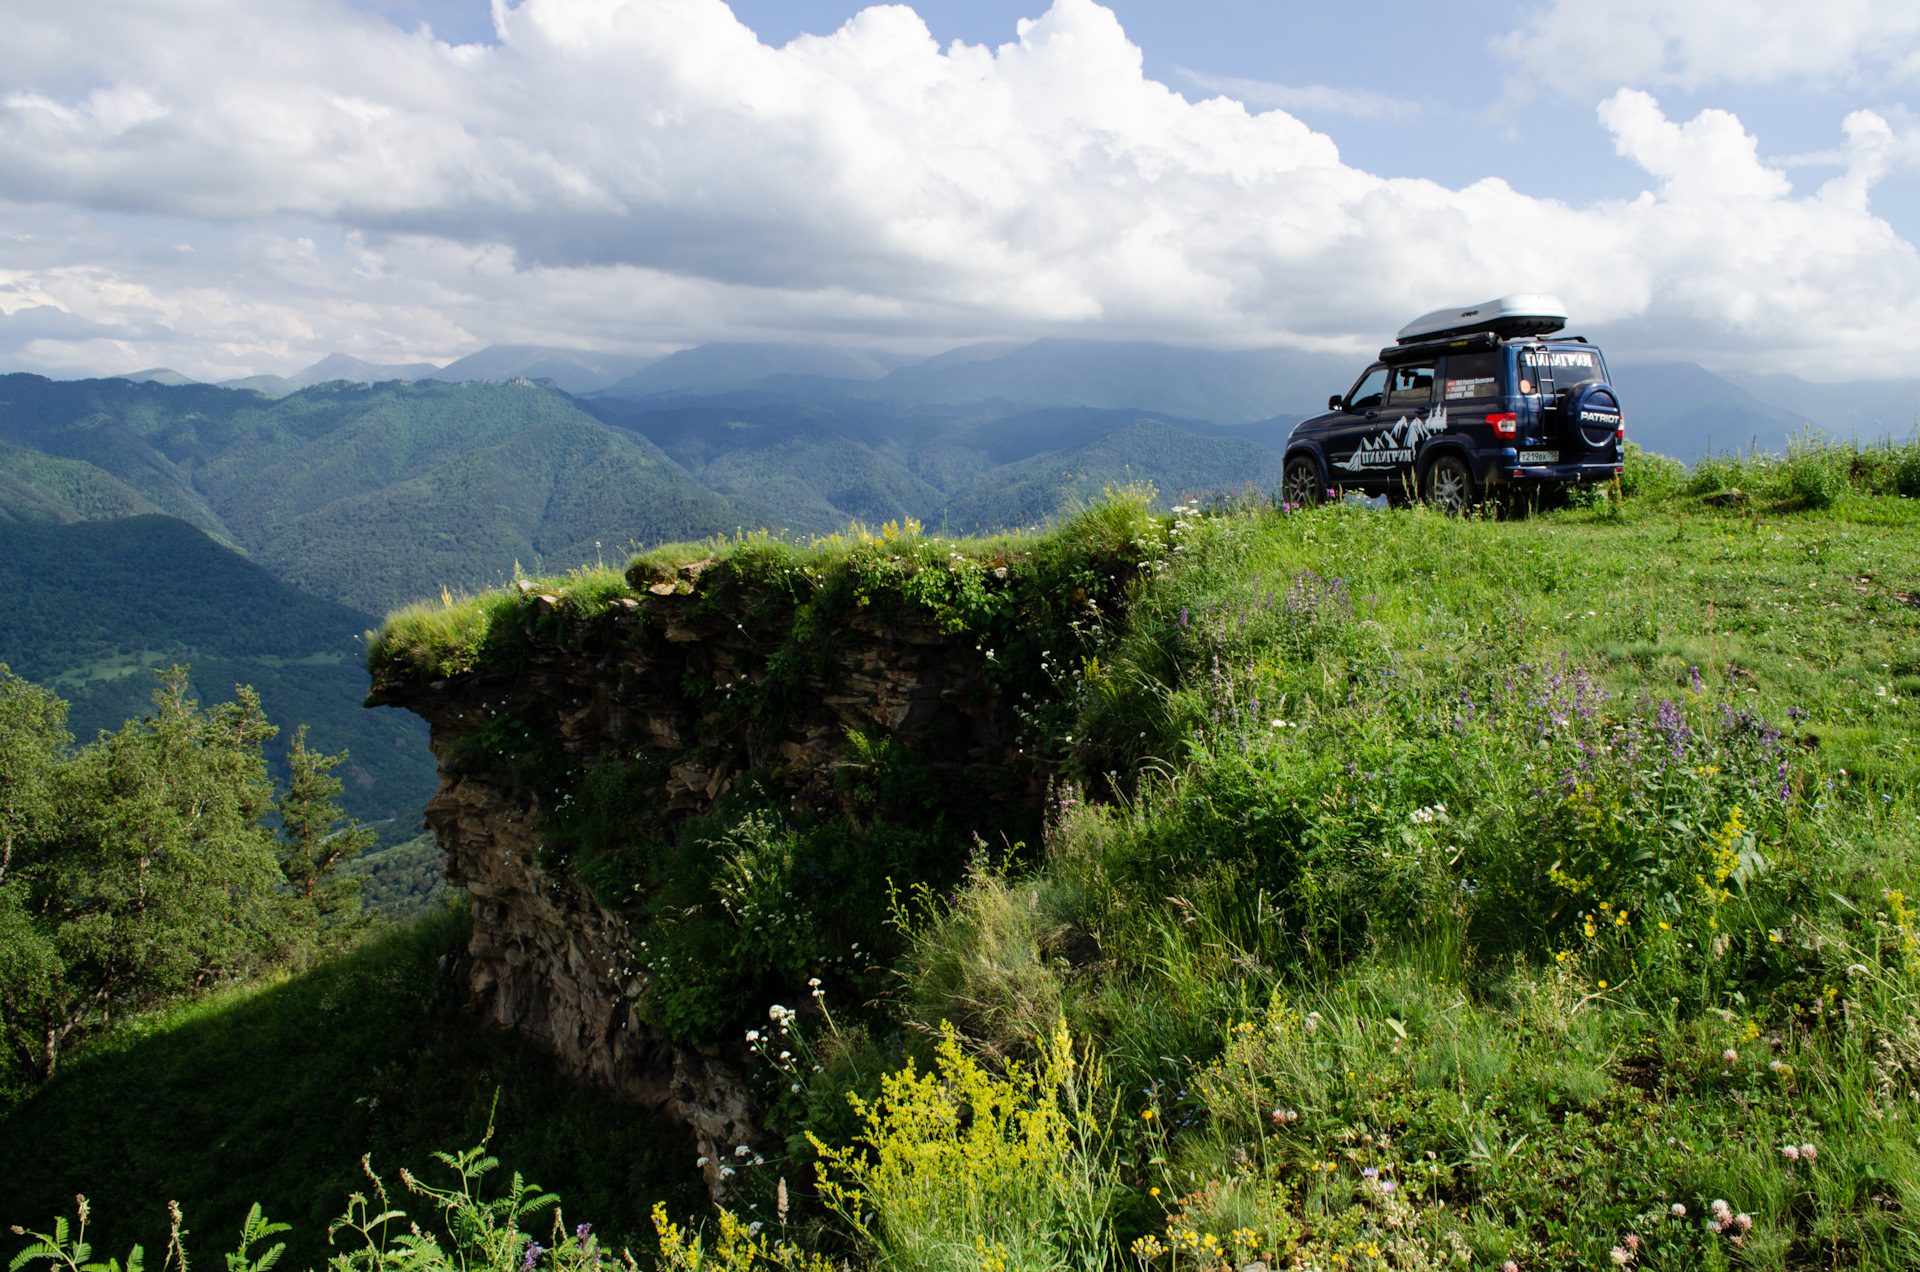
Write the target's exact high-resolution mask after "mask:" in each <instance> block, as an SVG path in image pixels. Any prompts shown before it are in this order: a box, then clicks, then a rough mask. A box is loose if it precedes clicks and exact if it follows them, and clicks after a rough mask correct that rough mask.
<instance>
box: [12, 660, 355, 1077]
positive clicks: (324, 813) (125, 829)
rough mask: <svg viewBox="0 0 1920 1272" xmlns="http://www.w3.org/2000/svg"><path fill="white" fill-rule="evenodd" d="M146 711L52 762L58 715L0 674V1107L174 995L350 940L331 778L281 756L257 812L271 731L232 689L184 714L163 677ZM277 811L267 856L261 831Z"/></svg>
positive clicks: (61, 739)
mask: <svg viewBox="0 0 1920 1272" xmlns="http://www.w3.org/2000/svg"><path fill="white" fill-rule="evenodd" d="M162 679H163V683H162V685H161V687H160V688H159V689H158V690H156V691H155V692H154V695H153V713H152V714H151V715H149V716H147V717H146V718H144V719H142V720H139V721H136V722H133V723H130V724H128V725H126V726H124V727H123V728H122V729H120V730H119V731H118V732H117V733H113V734H103V735H102V736H101V737H100V739H99V740H98V741H96V742H94V743H92V744H91V745H88V746H86V747H83V748H81V749H80V750H79V751H77V752H74V753H72V754H68V753H67V750H66V746H65V744H66V743H67V742H68V741H69V740H70V739H69V738H68V735H67V734H66V731H65V729H64V728H62V727H61V726H62V723H63V720H64V716H65V704H64V703H62V702H60V701H59V699H57V698H55V697H54V696H53V695H51V694H49V693H47V692H46V691H45V690H43V689H40V688H38V687H37V686H34V685H32V684H29V683H28V682H26V681H23V680H20V679H19V678H18V677H15V676H13V675H11V674H10V673H9V672H7V671H6V669H5V667H4V666H3V665H0V757H4V760H5V767H4V769H3V770H0V773H4V776H0V934H3V935H4V936H5V937H6V938H7V939H6V941H5V944H4V947H3V948H4V953H0V1093H4V1095H5V1096H6V1097H7V1099H8V1102H9V1103H10V1102H11V1101H12V1100H14V1099H17V1098H19V1096H20V1095H21V1093H22V1092H23V1091H24V1090H26V1089H28V1088H30V1087H31V1086H32V1085H34V1084H36V1083H38V1082H43V1081H45V1080H46V1079H48V1078H50V1077H52V1076H53V1075H54V1073H55V1071H56V1069H57V1068H58V1066H59V1063H60V1060H61V1057H62V1055H63V1054H64V1053H65V1052H66V1051H67V1050H69V1049H70V1048H71V1046H72V1045H73V1044H74V1043H75V1042H77V1041H79V1040H80V1039H81V1038H84V1037H85V1036H86V1035H88V1034H90V1033H94V1032H98V1031H99V1030H101V1029H104V1028H107V1027H109V1026H111V1025H112V1024H113V1023H115V1022H116V1021H118V1020H120V1019H122V1018H124V1017H126V1016H128V1015H131V1014H138V1013H141V1012H146V1011H150V1010H152V1009H154V1008H155V1007H157V1006H158V1005H160V1004H162V1003H165V1002H167V1001H169V1000H171V999H174V998H177V997H180V996H182V995H187V994H191V993H194V992H199V991H202V990H205V989H207V988H210V987H213V986H216V985H221V984H226V983H230V982H232V981H235V980H239V979H244V978H246V977H249V976H253V975H257V974H259V973H260V972H262V971H264V970H266V969H268V968H271V967H273V966H276V965H279V964H283V963H286V962H288V961H289V960H298V959H302V958H306V957H310V956H311V955H312V954H313V953H314V952H315V951H316V949H318V948H321V947H324V946H337V945H339V944H340V943H342V942H344V941H346V940H347V939H349V938H350V937H351V936H352V935H353V934H354V933H355V932H356V931H358V930H360V929H362V928H364V926H365V924H364V921H363V920H362V919H361V918H360V916H359V913H358V906H357V904H356V903H355V902H354V900H353V897H352V893H353V891H354V890H355V885H353V884H351V883H345V884H343V883H340V882H336V880H335V878H334V875H335V872H336V867H337V866H338V865H339V863H340V861H341V860H342V859H343V858H344V857H346V856H348V855H350V854H352V853H355V852H358V851H359V850H360V849H361V848H363V847H364V846H365V845H366V844H367V843H368V842H369V841H370V839H371V836H369V835H367V834H365V833H364V832H360V831H357V830H356V829H355V828H353V827H351V826H349V827H348V828H347V829H346V830H344V831H338V830H336V829H335V824H336V822H337V821H338V819H339V816H340V813H339V808H338V806H337V805H335V804H334V803H333V797H334V796H336V795H338V794H339V791H340V784H339V782H338V780H337V779H334V778H333V777H332V776H331V770H332V768H333V767H334V766H335V765H337V764H338V763H339V762H340V760H341V759H342V758H344V757H328V756H323V755H320V754H318V753H316V752H314V751H311V750H309V749H308V748H307V746H306V743H305V738H304V735H302V736H300V737H297V738H296V739H295V744H294V765H295V774H296V781H295V783H294V784H293V786H292V787H291V788H290V789H289V790H288V791H287V793H286V794H285V795H283V796H282V797H281V798H280V799H279V800H278V801H275V800H274V798H273V788H272V784H271V782H270V781H269V779H268V777H267V771H266V765H265V762H264V760H263V758H262V755H261V749H262V747H263V746H264V744H265V743H266V742H267V741H268V740H269V739H271V738H272V737H273V735H274V733H275V729H274V726H272V725H271V724H268V723H267V722H266V721H265V719H264V718H263V717H262V714H261V711H260V703H259V699H258V698H257V697H255V696H254V694H253V692H252V691H251V690H249V689H247V688H245V687H244V686H242V687H241V688H240V689H239V690H238V691H237V693H236V700H235V701H234V702H231V703H222V704H218V705H215V706H211V707H200V706H198V704H196V703H195V702H194V701H193V699H192V698H191V696H190V695H189V693H188V689H187V673H186V669H185V668H180V667H176V668H172V669H171V670H169V671H168V672H167V673H166V674H165V676H164V677H163V678H162ZM269 812H277V813H278V814H279V816H280V818H281V821H282V825H283V827H284V829H285V833H286V839H285V841H284V842H281V841H276V839H275V837H274V834H273V832H272V830H271V829H269V828H268V827H267V826H266V824H265V818H266V817H267V815H268V813H269Z"/></svg>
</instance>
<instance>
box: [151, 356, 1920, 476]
mask: <svg viewBox="0 0 1920 1272" xmlns="http://www.w3.org/2000/svg"><path fill="white" fill-rule="evenodd" d="M1360 369H1361V360H1360V359H1354V358H1343V357H1339V356H1335V355H1329V354H1312V353H1301V352H1297V351H1288V350H1243V351H1237V352H1223V351H1218V350H1207V349H1190V348H1181V347H1176V346H1172V345H1162V344H1150V343H1144V342H1135V343H1127V342H1111V341H1093V340H1036V341H1028V342H1021V341H989V342H984V343H980V344H973V345H966V346H962V347H961V348H958V349H952V350H948V351H947V352H945V353H942V354H937V355H935V356H933V357H930V358H915V357H911V356H907V355H902V354H898V353H893V352H888V351H885V350H875V349H858V348H846V347H840V346H832V345H817V344H793V343H785V344H779V343H762V344H744V343H733V344H707V345H700V346H698V347H696V348H692V349H683V350H681V351H680V352H678V353H674V354H670V355H668V356H666V357H663V358H656V359H649V358H645V357H635V356H629V355H619V354H599V353H591V352H583V351H580V350H570V349H559V348H552V347H547V346H540V345H493V346H490V347H488V348H486V349H482V350H481V351H480V352H478V353H475V354H470V355H468V356H467V357H464V358H461V359H459V360H458V361H455V362H450V363H448V364H447V365H445V366H436V365H435V364H433V363H430V362H415V363H405V364H376V363H371V362H365V361H362V360H360V359H358V358H353V357H349V356H348V355H346V354H338V353H336V354H331V355H329V356H328V357H325V358H322V359H321V360H320V361H319V362H316V363H314V364H313V365H312V366H310V367H307V368H306V369H304V370H302V371H299V372H296V373H295V374H293V375H292V376H288V377H280V376H250V377H247V378H245V379H241V380H229V381H224V382H222V385H221V387H225V388H233V389H250V390H253V391H256V392H260V393H264V394H267V395H269V396H275V397H280V396H285V395H287V394H289V393H292V392H294V391H295V390H297V389H299V388H303V387H307V386H310V385H314V384H321V383H326V382H329V381H333V380H347V381H351V382H354V383H364V384H379V383H383V382H386V381H390V380H407V381H420V380H439V381H446V382H450V383H460V382H463V381H473V380H491V381H511V380H515V379H528V380H534V381H549V382H551V383H552V384H553V385H554V386H555V387H557V388H559V389H561V390H563V391H564V392H567V393H569V394H574V395H578V396H581V397H584V398H587V399H589V400H591V401H592V402H594V403H596V404H597V406H595V407H593V408H592V409H593V410H594V412H595V414H597V415H600V416H601V417H602V418H606V419H612V418H616V417H632V416H637V415H641V414H649V413H653V412H658V411H673V410H679V409H683V408H687V407H692V406H711V407H716V408H721V409H730V410H737V409H746V408H754V407H771V406H781V405H785V406H789V407H794V406H802V405H805V406H831V407H836V408H842V409H848V410H856V411H864V412H868V413H874V414H879V415H883V416H888V417H899V416H902V415H911V414H932V415H943V416H967V417H981V416H1007V415H1017V414H1022V413H1025V412H1029V411H1034V410H1038V409H1044V408H1054V407H1092V408H1099V409H1108V410H1121V411H1134V412H1144V413H1148V414H1152V415H1156V416H1173V417H1179V418H1180V419H1182V420H1186V421H1211V422H1212V423H1214V424H1216V425H1219V426H1222V427H1226V428H1230V429H1251V430H1253V431H1251V432H1248V433H1246V434H1245V435H1246V436H1247V437H1249V439H1250V440H1255V441H1260V442H1262V443H1263V444H1266V445H1273V444H1274V442H1275V440H1277V438H1276V430H1280V431H1279V434H1278V435H1279V436H1284V427H1290V426H1291V425H1292V424H1293V423H1294V422H1296V421H1297V420H1299V419H1300V418H1303V417H1304V416H1306V415H1309V414H1312V413H1314V412H1317V411H1318V410H1320V409H1321V405H1322V404H1323V403H1324V402H1325V401H1326V399H1327V396H1328V395H1329V394H1331V393H1334V392H1338V391H1341V390H1343V389H1345V388H1346V387H1347V385H1348V384H1349V383H1350V382H1351V381H1352V379H1353V378H1354V376H1355V375H1356V374H1357V373H1358V371H1359V370H1360ZM1613 375H1614V380H1615V382H1616V384H1617V385H1618V386H1619V388H1620V390H1621V393H1622V396H1623V398H1624V399H1625V404H1626V406H1627V411H1628V435H1629V436H1631V437H1633V438H1634V439H1635V440H1636V441H1638V442H1640V443H1641V444H1642V445H1644V446H1647V447H1648V448H1649V449H1653V450H1658V451H1661V452H1663V453H1666V454H1671V455H1674V456H1676V457H1678V458H1682V459H1692V458H1694V457H1696V456H1698V455H1700V454H1701V453H1703V452H1705V451H1706V450H1707V449H1708V447H1709V446H1711V447H1713V448H1716V449H1728V448H1741V449H1744V448H1746V447H1749V446H1753V445H1758V446H1760V447H1762V448H1763V449H1770V450H1780V449H1783V448H1784V447H1785V446H1786V444H1787V441H1788V440H1789V439H1790V438H1791V437H1793V436H1794V435H1795V434H1796V433H1798V432H1800V431H1802V430H1806V429H1822V430H1825V431H1827V432H1829V433H1832V434H1835V435H1838V436H1842V437H1847V436H1857V437H1859V438H1861V439H1862V440H1867V441H1871V440H1877V439H1879V438H1882V437H1887V436H1894V437H1901V438H1904V437H1907V436H1909V435H1911V434H1912V433H1913V432H1914V429H1915V427H1916V425H1920V379H1908V380H1876V381H1853V382H1848V383H1839V384H1815V383H1811V382H1809V381H1806V380H1802V379H1800V378H1798V377H1796V376H1791V375H1752V376H1731V377H1729V376H1721V375H1716V374H1714V373H1713V372H1710V371H1707V370H1705V369H1703V368H1701V367H1699V366H1696V365H1694V364H1692V363H1673V364H1664V365H1656V364H1646V365H1631V364H1629V365H1624V366H1615V367H1614V368H1613ZM122 378H125V379H129V380H135V381H142V382H150V383H156V384H163V385H169V386H175V387H180V386H185V385H189V384H192V383H193V381H191V380H189V379H187V377H185V376H183V375H181V374H179V373H178V372H175V371H170V370H168V369H166V368H164V367H155V368H150V369H148V370H146V371H140V372H135V373H133V374H131V375H128V376H125V377H122Z"/></svg>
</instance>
